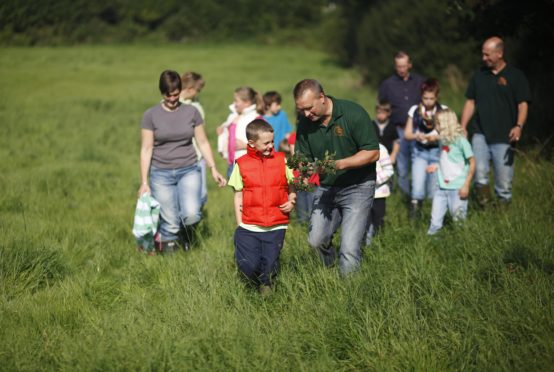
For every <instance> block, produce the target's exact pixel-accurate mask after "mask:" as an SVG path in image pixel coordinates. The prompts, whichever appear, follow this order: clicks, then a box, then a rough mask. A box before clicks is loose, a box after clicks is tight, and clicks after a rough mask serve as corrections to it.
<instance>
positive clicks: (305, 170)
mask: <svg viewBox="0 0 554 372" xmlns="http://www.w3.org/2000/svg"><path fill="white" fill-rule="evenodd" d="M287 165H288V166H289V167H290V168H292V169H294V170H295V171H297V172H298V176H295V177H294V181H293V182H294V186H295V187H296V190H297V191H313V189H314V184H313V183H311V182H310V177H312V175H313V174H314V173H317V174H335V172H336V169H335V153H330V152H329V151H325V156H324V157H323V159H318V158H315V160H314V161H310V159H309V158H308V157H307V156H306V155H304V154H302V153H300V152H296V153H295V154H294V155H292V156H291V157H290V158H289V159H288V160H287Z"/></svg>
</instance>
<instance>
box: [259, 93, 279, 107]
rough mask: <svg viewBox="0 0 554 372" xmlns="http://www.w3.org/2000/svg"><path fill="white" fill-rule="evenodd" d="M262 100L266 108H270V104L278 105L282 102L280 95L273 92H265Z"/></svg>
mask: <svg viewBox="0 0 554 372" xmlns="http://www.w3.org/2000/svg"><path fill="white" fill-rule="evenodd" d="M263 99H264V103H265V105H266V107H269V106H271V104H272V103H274V102H276V103H278V104H279V105H280V104H281V100H282V98H281V95H280V94H279V93H277V92H276V91H274V90H271V91H269V92H266V93H265V94H264V96H263Z"/></svg>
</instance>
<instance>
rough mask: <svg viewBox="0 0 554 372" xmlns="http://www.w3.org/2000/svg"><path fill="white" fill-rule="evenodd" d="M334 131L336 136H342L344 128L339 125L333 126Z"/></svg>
mask: <svg viewBox="0 0 554 372" xmlns="http://www.w3.org/2000/svg"><path fill="white" fill-rule="evenodd" d="M334 132H335V136H337V137H342V136H344V129H343V128H342V127H340V126H338V125H337V126H335V129H334Z"/></svg>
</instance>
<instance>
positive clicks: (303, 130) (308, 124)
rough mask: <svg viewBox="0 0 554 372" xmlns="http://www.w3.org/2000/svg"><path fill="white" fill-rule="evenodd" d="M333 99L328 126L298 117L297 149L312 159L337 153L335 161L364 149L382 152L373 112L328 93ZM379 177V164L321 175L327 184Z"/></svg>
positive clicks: (321, 178)
mask: <svg viewBox="0 0 554 372" xmlns="http://www.w3.org/2000/svg"><path fill="white" fill-rule="evenodd" d="M327 97H328V98H330V99H331V100H332V101H333V113H332V118H331V121H330V122H329V124H328V125H327V126H324V125H323V124H321V123H318V122H312V121H310V120H309V119H308V118H306V117H305V116H303V115H299V117H298V127H297V134H296V150H295V151H296V152H299V153H302V154H304V155H305V156H307V157H308V158H309V159H310V160H312V161H314V160H316V159H320V160H322V159H324V158H325V153H326V152H329V153H331V154H333V153H334V154H335V160H339V159H344V158H347V157H350V156H352V155H354V154H356V153H358V152H359V151H360V150H369V151H371V150H376V151H379V140H378V137H377V133H376V132H375V128H374V127H373V124H372V123H371V118H370V117H369V114H368V113H367V112H366V110H364V108H363V107H362V106H360V105H358V104H357V103H355V102H351V101H347V100H342V99H337V98H334V97H331V96H327ZM374 179H375V163H371V164H368V165H366V166H364V167H361V168H356V169H346V170H340V171H337V172H336V173H335V174H321V175H320V182H321V184H322V185H326V186H349V185H353V184H357V183H361V182H364V181H367V180H374Z"/></svg>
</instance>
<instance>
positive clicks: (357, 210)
mask: <svg viewBox="0 0 554 372" xmlns="http://www.w3.org/2000/svg"><path fill="white" fill-rule="evenodd" d="M374 194H375V181H365V182H362V183H359V184H355V185H351V186H345V187H336V186H335V187H333V186H323V185H322V186H319V187H318V188H317V189H316V190H315V191H314V204H313V210H312V215H311V218H310V228H309V233H308V242H309V244H310V246H311V247H312V248H314V249H315V250H316V251H317V252H318V253H319V256H320V258H321V260H322V261H323V263H324V264H325V265H326V266H331V265H333V264H334V262H335V259H336V251H335V248H334V247H333V245H332V239H333V234H334V233H335V232H336V231H337V229H338V227H339V226H341V227H342V229H341V243H340V250H339V269H340V272H341V274H343V275H346V274H349V273H350V272H353V271H355V270H357V269H358V267H359V266H360V262H361V259H362V253H361V252H362V251H361V248H362V243H364V242H365V235H366V231H367V226H368V219H369V210H370V209H371V205H372V204H373V196H374Z"/></svg>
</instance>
